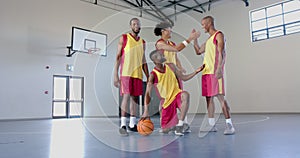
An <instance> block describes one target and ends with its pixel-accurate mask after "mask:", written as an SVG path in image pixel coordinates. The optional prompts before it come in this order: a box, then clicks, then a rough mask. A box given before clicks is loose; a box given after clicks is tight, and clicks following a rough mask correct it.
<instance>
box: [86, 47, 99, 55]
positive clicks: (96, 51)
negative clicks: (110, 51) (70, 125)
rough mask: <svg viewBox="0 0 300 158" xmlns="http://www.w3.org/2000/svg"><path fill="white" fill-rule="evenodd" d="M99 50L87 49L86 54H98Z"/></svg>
mask: <svg viewBox="0 0 300 158" xmlns="http://www.w3.org/2000/svg"><path fill="white" fill-rule="evenodd" d="M100 50H101V49H100V48H90V49H88V54H99V53H100Z"/></svg>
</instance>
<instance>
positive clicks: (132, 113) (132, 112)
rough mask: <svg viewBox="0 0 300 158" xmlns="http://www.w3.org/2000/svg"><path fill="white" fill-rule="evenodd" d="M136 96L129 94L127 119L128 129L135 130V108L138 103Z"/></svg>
mask: <svg viewBox="0 0 300 158" xmlns="http://www.w3.org/2000/svg"><path fill="white" fill-rule="evenodd" d="M138 100H139V97H138V96H130V120H129V130H130V131H133V132H137V126H136V109H137V105H138Z"/></svg>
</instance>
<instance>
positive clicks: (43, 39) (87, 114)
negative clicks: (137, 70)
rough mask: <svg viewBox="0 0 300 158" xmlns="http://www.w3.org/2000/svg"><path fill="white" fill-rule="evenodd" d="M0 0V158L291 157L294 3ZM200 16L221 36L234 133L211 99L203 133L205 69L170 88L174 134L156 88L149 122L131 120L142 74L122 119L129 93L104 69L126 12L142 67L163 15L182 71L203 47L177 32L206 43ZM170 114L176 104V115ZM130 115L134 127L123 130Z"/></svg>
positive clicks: (295, 92)
mask: <svg viewBox="0 0 300 158" xmlns="http://www.w3.org/2000/svg"><path fill="white" fill-rule="evenodd" d="M0 4H1V5H0V8H1V14H0V19H1V24H2V25H1V29H0V30H1V36H0V38H1V42H0V48H1V58H0V60H1V62H0V65H1V66H0V67H1V68H0V70H1V78H2V79H1V82H0V84H1V91H0V157H1V158H19V157H28V158H46V157H47V158H69V157H72V158H95V157H122V158H123V157H124V158H125V157H130V158H135V157H184V158H190V157H207V158H210V157H216V158H217V157H226V158H240V157H245V158H252V157H258V158H267V157H270V158H271V157H272V158H277V157H278V158H282V157H300V151H299V150H298V146H299V145H300V136H299V134H298V133H299V131H300V127H299V125H298V124H299V121H300V115H299V113H300V106H299V105H300V104H299V99H298V98H299V94H300V83H299V81H300V75H299V70H298V68H299V67H300V64H299V62H298V61H297V60H298V59H299V58H300V54H299V53H298V50H299V49H300V46H299V44H298V43H299V42H298V41H299V39H300V1H299V0H264V1H261V0H252V1H248V0H234V1H232V0H171V1H169V0H64V1H61V0H51V1H38V0H27V1H17V0H2V1H1V2H0ZM207 16H212V17H213V18H214V26H215V27H216V29H217V30H220V31H221V32H222V33H223V34H224V43H226V45H225V44H224V49H226V64H225V68H224V72H223V74H222V75H223V76H222V77H223V78H224V79H225V83H224V85H223V88H224V89H225V94H226V95H225V98H226V100H227V102H226V103H228V107H229V109H230V113H231V118H230V119H231V120H232V125H233V126H234V129H235V131H234V132H232V133H230V134H226V130H227V125H228V122H227V121H228V118H227V115H224V114H223V111H222V110H224V109H223V108H224V107H222V106H221V104H220V103H219V100H218V99H219V98H218V99H217V98H215V97H212V101H214V105H215V109H214V110H215V111H214V120H215V122H214V123H213V127H214V128H213V129H214V130H212V129H209V131H203V130H202V129H203V128H204V126H206V125H207V124H208V123H209V124H210V123H211V120H210V119H211V118H209V115H210V114H209V113H208V112H207V104H208V103H207V102H208V100H207V98H206V97H205V96H202V94H203V93H202V92H203V87H202V85H203V83H202V82H205V81H204V80H202V75H204V72H199V74H197V73H198V72H197V73H196V74H195V76H193V78H190V80H189V81H186V82H184V83H183V88H182V87H181V89H182V90H183V91H187V92H188V93H189V100H188V103H189V106H188V111H187V117H186V119H185V120H184V121H186V122H184V123H186V124H188V125H189V126H188V127H189V128H188V129H186V130H185V132H184V134H182V135H178V134H177V133H176V132H177V125H178V124H179V122H180V121H182V120H179V121H178V124H177V125H176V126H174V128H170V129H168V130H167V132H166V131H164V130H163V127H162V120H163V119H162V117H164V116H163V114H162V112H161V108H162V103H163V101H164V100H163V99H162V98H161V96H159V95H157V93H159V92H158V90H157V91H155V90H152V91H151V93H149V96H150V98H151V102H150V103H149V107H148V110H149V111H148V112H149V113H148V115H149V116H150V118H149V120H148V118H146V119H145V118H144V117H142V116H143V114H144V112H145V109H144V108H145V105H144V104H145V102H147V100H148V99H149V98H147V94H148V93H147V92H148V91H147V88H149V87H148V86H147V81H149V79H150V78H147V77H146V76H145V73H144V74H143V77H142V79H141V80H142V81H141V85H137V84H133V87H138V86H140V87H141V88H142V89H143V93H142V95H140V96H139V97H136V98H135V99H136V102H137V105H136V107H135V108H134V110H135V113H134V116H136V118H134V119H133V118H132V114H131V113H130V112H131V111H132V110H133V109H132V108H130V107H129V106H127V108H126V109H123V108H122V105H123V104H124V103H125V104H128V105H130V103H131V102H130V99H129V100H126V99H125V98H126V95H123V89H122V88H123V87H122V88H120V87H117V86H116V84H115V83H116V81H115V73H114V72H115V64H116V63H117V62H116V59H117V60H118V54H117V52H118V51H119V45H120V39H121V38H120V37H122V34H123V35H124V34H127V33H128V35H129V32H131V31H133V32H134V30H133V29H132V28H131V19H132V18H138V20H139V22H140V30H139V32H138V33H137V34H136V35H138V36H139V37H141V38H142V39H143V40H144V41H143V42H144V43H143V48H145V51H144V55H145V60H146V63H147V66H148V71H149V74H151V71H152V70H153V69H155V68H156V67H157V63H155V64H154V62H152V61H151V60H153V59H152V58H151V57H149V55H150V53H151V52H152V51H153V50H155V49H157V41H158V40H159V39H160V37H158V36H155V34H154V29H155V27H156V26H157V24H159V23H161V22H166V21H167V22H168V23H170V24H171V25H172V27H171V30H169V32H170V33H171V36H170V40H172V41H173V42H175V43H176V44H177V45H180V44H182V45H183V46H184V49H182V50H181V51H178V53H177V56H178V60H180V62H181V66H182V67H183V68H184V70H185V71H186V72H184V73H182V75H186V76H188V74H190V73H193V72H194V71H195V70H196V69H197V68H198V67H199V66H201V65H202V64H203V63H205V62H206V60H207V58H206V57H205V55H206V54H207V52H208V50H207V52H204V54H201V53H197V52H195V50H196V48H195V45H196V44H195V40H194V39H193V40H192V41H189V40H188V37H190V36H192V34H193V31H192V30H193V29H195V31H194V32H196V31H200V35H199V36H200V37H198V38H197V41H198V43H199V44H200V45H201V44H203V43H205V42H206V41H208V39H209V38H210V34H209V33H210V32H207V31H206V30H205V29H206V28H205V25H204V24H203V23H202V19H203V18H204V17H207ZM163 31H166V30H162V32H163ZM128 37H129V36H128ZM128 37H127V38H128ZM127 38H126V42H128V41H127V40H128V39H127ZM124 39H125V38H124ZM137 39H139V38H136V41H138V40H137ZM216 40H219V38H216ZM123 42H124V41H123ZM128 43H129V44H128ZM128 43H126V44H128V45H130V44H131V43H130V42H128ZM215 45H216V46H217V45H218V42H216V43H215ZM121 46H123V45H122V44H121ZM125 47H126V46H125V45H124V47H122V51H123V52H122V53H124V51H127V50H126V49H127V47H126V49H125ZM174 47H175V46H174ZM206 47H207V45H206ZM133 48H134V49H138V48H135V47H134V46H132V49H133ZM201 48H202V45H201ZM216 49H219V47H216ZM222 49H223V48H222ZM216 52H217V51H216ZM197 54H198V55H197ZM199 54H200V55H199ZM124 58H125V57H122V58H120V61H121V62H124V61H125V59H124ZM130 62H136V60H131V61H130ZM123 69H124V67H122V66H121V67H120V71H123ZM172 70H173V69H172ZM166 71H167V70H166ZM119 73H120V72H119ZM175 73H176V72H175ZM120 75H121V73H120ZM175 75H177V74H175ZM176 77H178V76H176ZM160 79H161V78H159V80H157V81H155V82H159V81H160ZM177 79H178V78H177ZM120 80H121V79H120ZM150 81H151V80H150ZM118 82H120V81H118ZM120 83H121V82H120ZM122 84H123V83H122ZM166 84H168V83H165V85H166ZM119 86H120V85H119ZM121 86H122V85H121ZM166 91H167V90H166ZM131 99H132V98H131ZM181 99H182V98H181ZM124 100H125V101H124ZM163 108H164V107H163ZM124 111H125V117H126V119H125V122H124V119H122V118H124V116H123V115H124ZM181 112H182V111H180V110H177V114H178V117H179V116H180V115H181ZM141 118H143V119H145V120H143V121H139V120H140V119H141ZM231 120H230V121H231ZM132 122H136V125H137V126H135V127H136V128H137V131H138V132H132V131H131V129H132V128H133V126H132V127H130V126H131V123H132ZM124 123H125V133H122V132H124V131H122V124H124ZM126 128H127V129H126ZM182 131H183V130H182Z"/></svg>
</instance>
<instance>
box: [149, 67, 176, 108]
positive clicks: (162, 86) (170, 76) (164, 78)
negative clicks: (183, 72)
mask: <svg viewBox="0 0 300 158" xmlns="http://www.w3.org/2000/svg"><path fill="white" fill-rule="evenodd" d="M153 72H154V73H155V74H156V77H157V83H156V88H157V91H158V93H159V95H160V97H161V98H162V99H164V102H163V104H162V107H163V108H167V107H168V106H169V105H170V104H171V103H172V102H173V101H174V99H175V98H176V95H177V94H178V93H180V92H181V91H182V90H181V89H180V88H179V85H178V80H177V78H176V75H175V73H174V72H173V71H172V69H171V68H170V67H169V66H168V65H167V64H166V65H165V72H160V71H158V70H156V69H155V68H154V69H153Z"/></svg>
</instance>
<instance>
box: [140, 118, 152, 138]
mask: <svg viewBox="0 0 300 158" xmlns="http://www.w3.org/2000/svg"><path fill="white" fill-rule="evenodd" d="M137 130H138V132H139V134H141V135H143V136H147V135H150V134H151V133H152V132H153V130H154V124H153V122H152V121H151V120H150V119H145V120H140V121H139V122H138V124H137Z"/></svg>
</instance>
